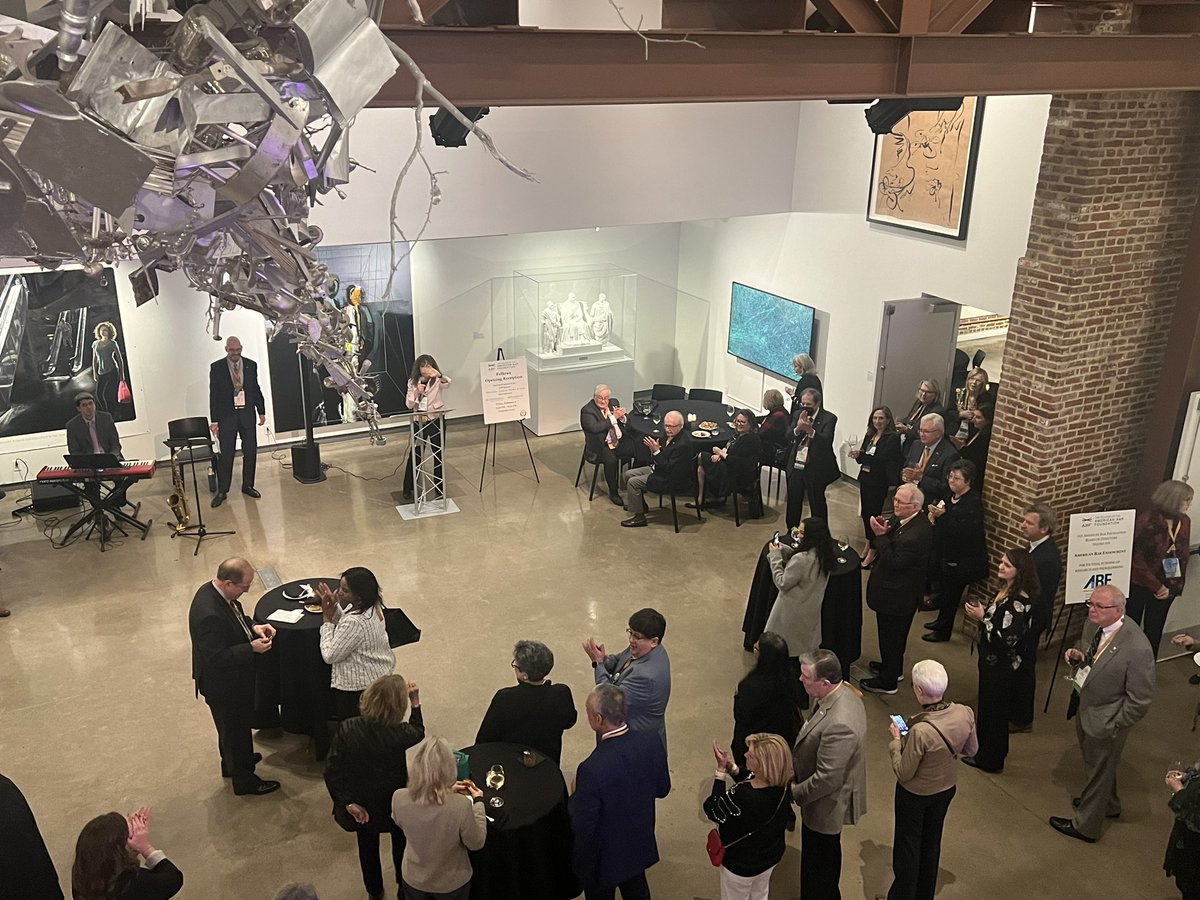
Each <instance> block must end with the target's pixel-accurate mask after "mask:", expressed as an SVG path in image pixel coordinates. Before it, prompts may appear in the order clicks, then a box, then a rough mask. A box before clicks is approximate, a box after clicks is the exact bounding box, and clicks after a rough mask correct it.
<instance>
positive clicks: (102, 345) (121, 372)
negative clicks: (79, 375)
mask: <svg viewBox="0 0 1200 900" xmlns="http://www.w3.org/2000/svg"><path fill="white" fill-rule="evenodd" d="M92 334H93V335H94V336H95V338H96V340H94V341H92V377H93V378H95V379H96V399H97V400H98V401H99V406H100V408H101V409H102V410H104V411H105V412H106V413H108V414H109V415H110V416H112V417H113V418H114V419H115V418H116V417H117V412H118V411H119V409H120V402H119V401H118V400H117V390H118V388H119V387H120V384H121V382H122V381H124V380H125V360H124V358H123V357H122V356H121V348H120V346H118V345H117V326H116V325H114V324H113V323H112V322H101V323H100V324H99V325H97V326H96V329H95V331H93V332H92Z"/></svg>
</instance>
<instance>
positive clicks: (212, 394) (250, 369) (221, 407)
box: [208, 356, 267, 424]
mask: <svg viewBox="0 0 1200 900" xmlns="http://www.w3.org/2000/svg"><path fill="white" fill-rule="evenodd" d="M242 388H243V389H244V390H245V391H246V406H247V408H249V407H253V408H254V409H255V410H257V412H258V414H259V415H260V416H265V415H266V414H267V403H266V401H265V400H264V399H263V392H262V388H260V387H259V386H258V363H256V362H255V361H254V360H252V359H246V357H244V356H243V357H242ZM233 417H234V406H233V376H231V375H230V374H229V361H228V359H226V358H225V357H221V358H220V359H218V360H217V361H216V362H215V363H213V364H212V365H211V366H209V369H208V418H209V421H211V422H217V423H218V424H219V423H221V422H226V421H228V420H230V419H232V418H233Z"/></svg>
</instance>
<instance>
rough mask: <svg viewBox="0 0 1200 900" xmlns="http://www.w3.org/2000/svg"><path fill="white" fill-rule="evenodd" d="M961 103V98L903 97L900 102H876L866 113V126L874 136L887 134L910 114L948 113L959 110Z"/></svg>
mask: <svg viewBox="0 0 1200 900" xmlns="http://www.w3.org/2000/svg"><path fill="white" fill-rule="evenodd" d="M962 103H963V98H962V97H905V98H902V99H900V100H876V101H875V102H874V103H873V104H872V105H871V106H870V107H868V109H867V111H866V117H867V124H868V125H869V126H870V127H871V131H873V132H874V133H875V134H888V133H889V132H891V130H892V127H893V126H894V125H895V124H896V123H897V122H899V121H900V120H901V119H903V118H904V117H905V116H907V115H908V114H909V113H911V112H917V111H922V112H927V111H947V112H949V111H952V110H956V109H959V108H960V107H961V106H962Z"/></svg>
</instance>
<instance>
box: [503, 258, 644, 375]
mask: <svg viewBox="0 0 1200 900" xmlns="http://www.w3.org/2000/svg"><path fill="white" fill-rule="evenodd" d="M637 280H638V279H637V276H636V275H635V274H634V273H632V272H629V271H627V270H625V269H620V268H616V267H611V266H610V267H602V268H590V269H536V270H525V271H521V272H514V273H513V292H512V297H513V307H514V309H513V314H514V325H515V329H514V332H515V334H514V337H515V349H516V351H517V352H518V353H523V354H524V355H525V357H526V359H527V360H528V361H529V365H530V368H532V369H535V370H537V371H545V370H550V369H562V368H571V367H575V366H593V365H596V364H597V363H608V362H614V361H616V360H620V359H624V358H628V359H632V358H633V356H634V342H635V340H636V328H635V323H636V321H637Z"/></svg>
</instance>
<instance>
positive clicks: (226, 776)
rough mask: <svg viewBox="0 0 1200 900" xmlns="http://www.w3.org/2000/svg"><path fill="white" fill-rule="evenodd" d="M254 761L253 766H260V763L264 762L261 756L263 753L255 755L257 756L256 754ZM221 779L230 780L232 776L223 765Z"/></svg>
mask: <svg viewBox="0 0 1200 900" xmlns="http://www.w3.org/2000/svg"><path fill="white" fill-rule="evenodd" d="M252 759H253V764H254V765H256V766H257V765H258V764H259V763H260V762H262V754H261V753H255V754H254V756H253V757H252ZM221 777H222V778H228V777H230V776H229V773H228V772H227V771H225V766H224V764H222V765H221Z"/></svg>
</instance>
